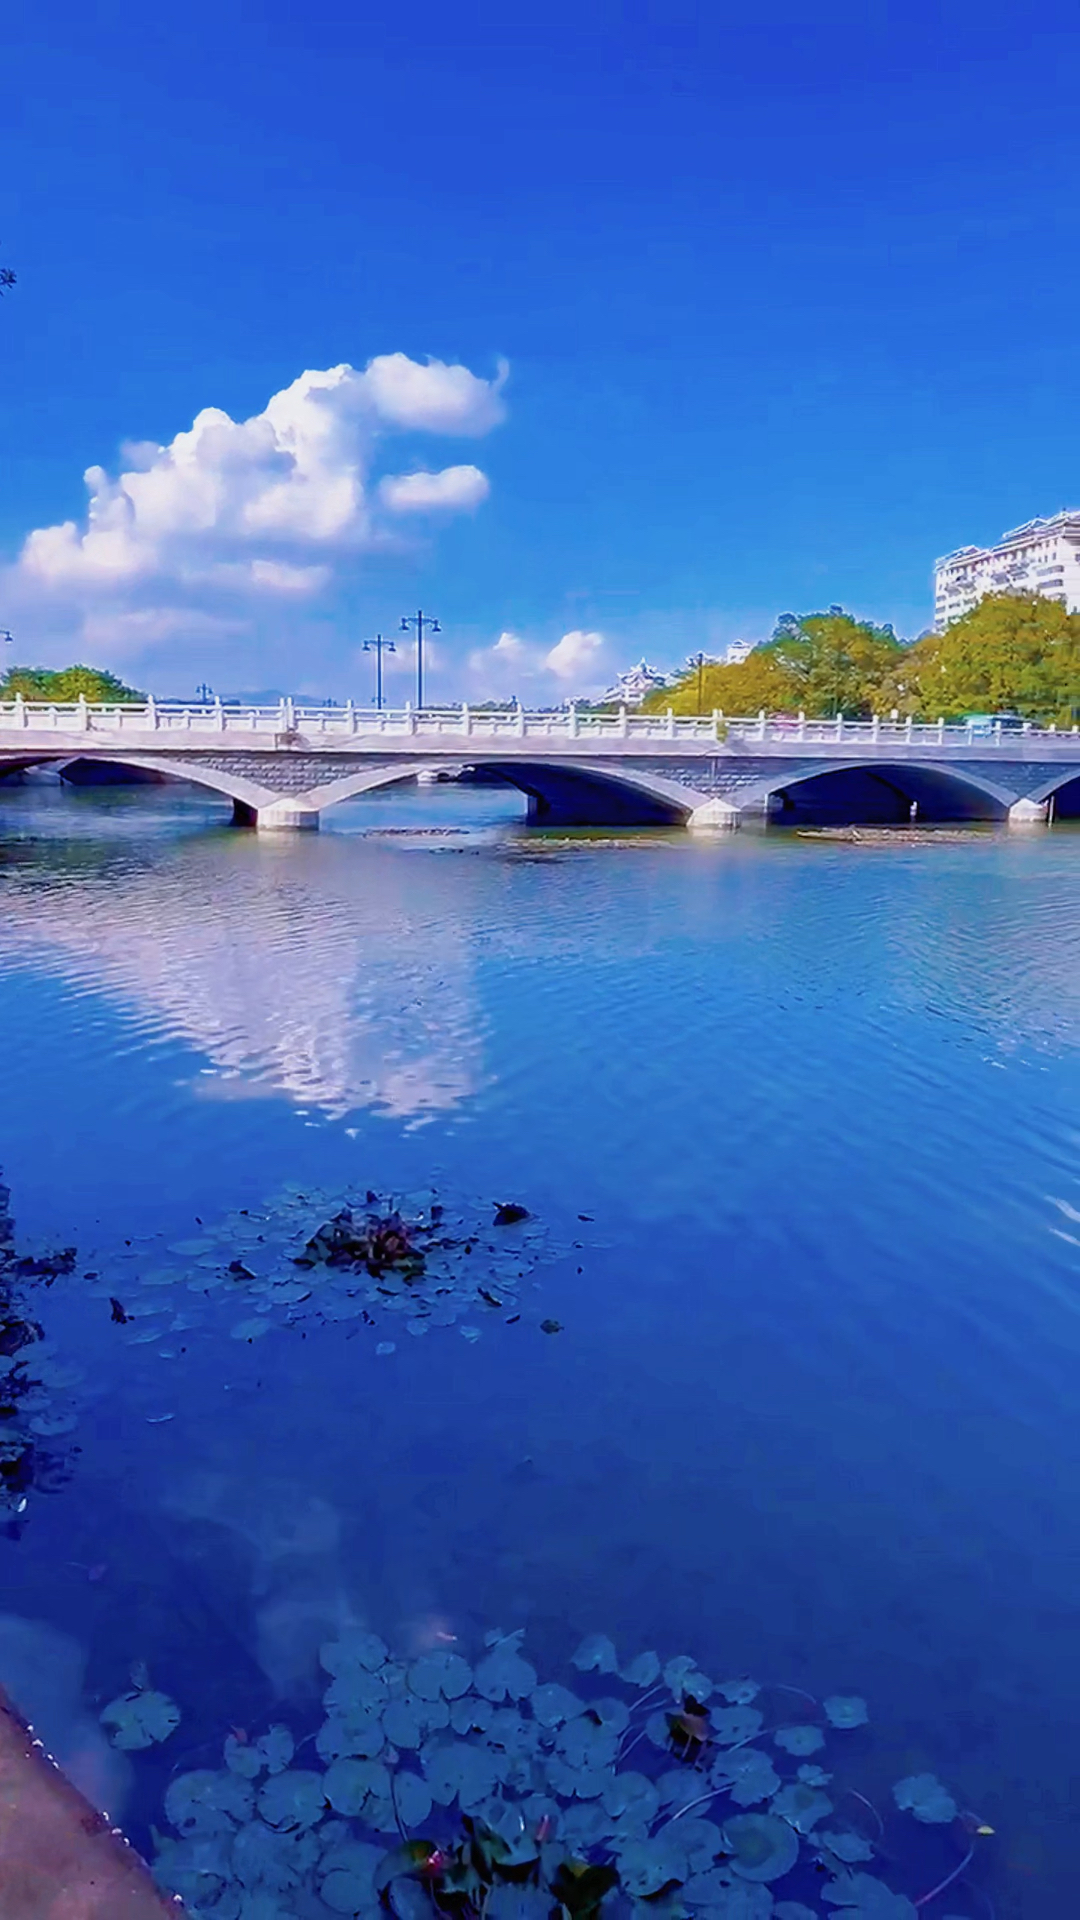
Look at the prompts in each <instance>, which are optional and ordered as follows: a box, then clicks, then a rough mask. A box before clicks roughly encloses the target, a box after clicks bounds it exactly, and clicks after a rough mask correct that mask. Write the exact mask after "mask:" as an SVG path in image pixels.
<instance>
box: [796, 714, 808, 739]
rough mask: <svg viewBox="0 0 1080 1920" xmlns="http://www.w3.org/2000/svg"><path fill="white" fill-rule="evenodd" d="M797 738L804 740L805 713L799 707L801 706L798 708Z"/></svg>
mask: <svg viewBox="0 0 1080 1920" xmlns="http://www.w3.org/2000/svg"><path fill="white" fill-rule="evenodd" d="M798 738H799V739H800V740H805V739H806V715H805V713H804V712H803V710H802V708H801V707H800V708H799V732H798Z"/></svg>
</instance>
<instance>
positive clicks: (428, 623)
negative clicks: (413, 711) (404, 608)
mask: <svg viewBox="0 0 1080 1920" xmlns="http://www.w3.org/2000/svg"><path fill="white" fill-rule="evenodd" d="M413 627H415V628H416V704H417V707H418V708H420V707H422V706H423V704H424V628H425V627H426V628H427V630H428V632H429V633H441V632H442V628H441V627H440V626H439V623H438V621H437V620H433V619H432V617H431V615H430V613H424V612H423V611H422V610H421V609H420V608H417V611H416V612H415V613H407V614H405V615H403V617H402V621H401V631H402V633H410V632H411V631H412V629H413Z"/></svg>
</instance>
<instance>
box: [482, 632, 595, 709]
mask: <svg viewBox="0 0 1080 1920" xmlns="http://www.w3.org/2000/svg"><path fill="white" fill-rule="evenodd" d="M609 651H610V649H609V647H608V643H607V641H606V640H605V638H604V635H603V634H602V633H584V632H582V631H581V629H580V628H577V629H575V630H574V631H573V632H571V633H564V634H563V636H562V639H561V640H557V641H556V643H555V645H554V646H553V647H549V648H547V649H545V648H543V647H541V646H537V645H536V644H534V643H533V642H531V641H528V640H523V639H522V638H521V636H520V635H519V634H516V633H501V634H500V635H499V638H498V639H497V640H496V641H495V642H494V644H493V645H492V646H490V647H479V648H477V649H476V650H475V651H474V652H473V653H471V654H470V655H469V661H468V666H469V674H470V677H471V679H472V681H473V686H474V690H475V692H476V693H477V695H478V696H479V697H482V698H490V699H494V698H499V697H503V698H505V697H506V696H507V695H514V694H517V695H520V696H521V698H522V699H526V698H529V699H535V700H537V701H539V702H540V703H541V704H547V703H548V702H550V701H551V700H552V699H559V700H564V699H567V698H573V697H574V696H576V695H586V694H589V695H592V694H597V693H599V692H600V691H601V690H602V689H603V687H604V686H605V685H606V683H607V681H608V680H610V678H611V669H610V665H609V662H608V655H609Z"/></svg>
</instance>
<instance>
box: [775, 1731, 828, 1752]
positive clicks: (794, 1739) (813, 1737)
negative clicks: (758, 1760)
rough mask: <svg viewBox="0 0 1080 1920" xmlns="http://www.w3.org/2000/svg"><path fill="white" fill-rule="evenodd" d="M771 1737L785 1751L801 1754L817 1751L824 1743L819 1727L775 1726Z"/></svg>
mask: <svg viewBox="0 0 1080 1920" xmlns="http://www.w3.org/2000/svg"><path fill="white" fill-rule="evenodd" d="M773 1739H774V1740H775V1741H776V1744H777V1746H778V1747H783V1749H784V1752H785V1753H795V1754H798V1755H800V1757H801V1756H803V1755H805V1754H810V1753H818V1752H820V1750H821V1748H822V1747H823V1746H824V1745H825V1735H824V1734H823V1733H822V1731H821V1728H820V1727H777V1729H776V1732H775V1733H774V1734H773Z"/></svg>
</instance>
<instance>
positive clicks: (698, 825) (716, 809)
mask: <svg viewBox="0 0 1080 1920" xmlns="http://www.w3.org/2000/svg"><path fill="white" fill-rule="evenodd" d="M686 824H687V826H688V827H689V829H690V831H691V833H733V832H734V830H735V828H736V827H737V826H738V825H739V809H738V807H733V806H731V805H729V803H728V802H727V801H726V800H705V801H703V802H702V804H701V806H700V807H695V808H694V811H693V813H691V814H690V815H689V817H688V819H687V822H686Z"/></svg>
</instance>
